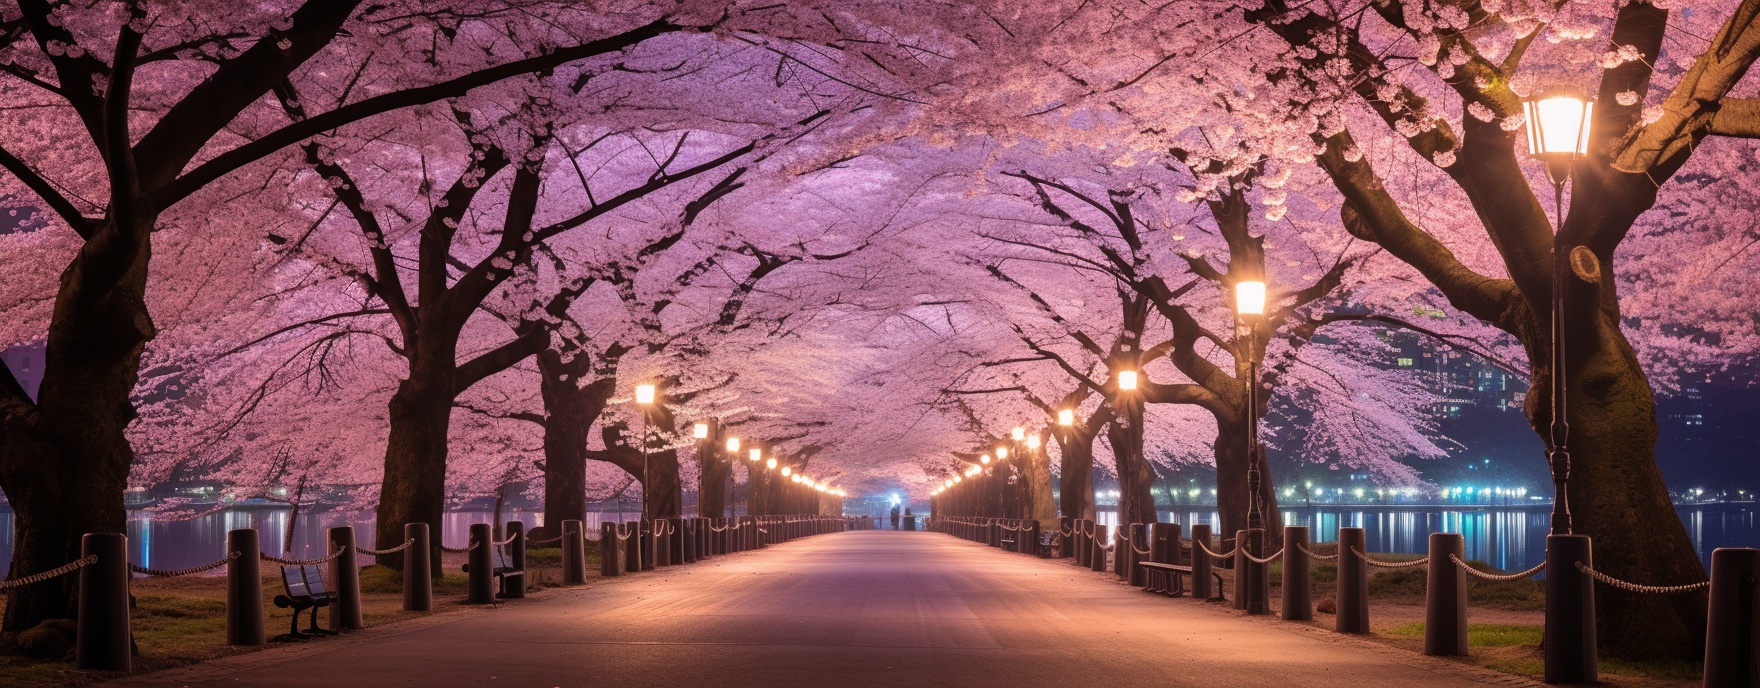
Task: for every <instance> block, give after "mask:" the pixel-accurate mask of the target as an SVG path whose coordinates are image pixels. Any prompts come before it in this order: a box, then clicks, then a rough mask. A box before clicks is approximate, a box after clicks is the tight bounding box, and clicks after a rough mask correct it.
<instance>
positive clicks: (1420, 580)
mask: <svg viewBox="0 0 1760 688" xmlns="http://www.w3.org/2000/svg"><path fill="white" fill-rule="evenodd" d="M1413 558H1416V557H1415V556H1408V557H1407V558H1406V560H1407V561H1410V560H1411V559H1413ZM1467 563H1468V565H1469V566H1472V567H1473V568H1475V569H1477V570H1480V571H1486V572H1489V573H1502V572H1501V571H1498V570H1497V569H1494V568H1491V567H1490V566H1489V565H1487V564H1486V563H1485V562H1482V561H1472V562H1467ZM1372 570H1373V569H1372ZM1334 575H1335V576H1336V573H1335V574H1334ZM1429 576H1430V574H1429V571H1428V570H1427V569H1426V568H1423V567H1420V568H1409V569H1381V570H1380V571H1379V572H1378V573H1375V574H1374V575H1371V576H1370V577H1369V597H1370V599H1375V600H1386V601H1400V602H1410V601H1422V600H1423V599H1424V597H1425V591H1426V588H1427V587H1428V586H1429ZM1467 604H1469V605H1472V606H1475V607H1487V608H1491V609H1508V610H1515V611H1537V610H1541V609H1545V608H1546V586H1545V584H1544V583H1542V582H1540V581H1537V580H1534V579H1532V578H1529V579H1526V580H1518V581H1487V580H1481V579H1478V578H1472V577H1468V578H1467Z"/></svg>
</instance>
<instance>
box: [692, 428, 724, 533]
mask: <svg viewBox="0 0 1760 688" xmlns="http://www.w3.org/2000/svg"><path fill="white" fill-rule="evenodd" d="M700 444H702V445H706V449H705V451H704V452H703V456H702V457H701V458H700V459H699V460H698V462H697V464H698V466H699V470H700V476H701V477H699V478H698V480H697V515H698V516H702V517H704V518H721V517H723V516H726V515H727V485H728V483H730V482H732V480H733V463H732V460H731V459H728V458H726V457H723V456H721V453H720V452H718V451H715V449H714V445H713V444H710V443H708V442H703V443H700Z"/></svg>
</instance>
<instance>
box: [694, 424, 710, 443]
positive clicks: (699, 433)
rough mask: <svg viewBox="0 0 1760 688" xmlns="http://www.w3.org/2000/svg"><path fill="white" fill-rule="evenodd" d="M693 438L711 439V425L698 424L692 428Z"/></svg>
mask: <svg viewBox="0 0 1760 688" xmlns="http://www.w3.org/2000/svg"><path fill="white" fill-rule="evenodd" d="M691 436H692V437H695V438H697V439H699V440H706V439H709V424H708V423H698V424H696V425H692V426H691Z"/></svg>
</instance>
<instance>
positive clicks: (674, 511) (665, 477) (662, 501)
mask: <svg viewBox="0 0 1760 688" xmlns="http://www.w3.org/2000/svg"><path fill="white" fill-rule="evenodd" d="M683 489H684V487H683V485H682V484H681V481H680V480H679V477H678V451H677V450H675V449H667V450H664V451H657V452H650V453H649V454H648V479H647V480H646V481H643V483H642V497H643V501H644V503H646V505H647V510H646V512H647V517H648V518H673V517H675V516H678V515H679V514H680V513H682V505H683V503H684V494H683Z"/></svg>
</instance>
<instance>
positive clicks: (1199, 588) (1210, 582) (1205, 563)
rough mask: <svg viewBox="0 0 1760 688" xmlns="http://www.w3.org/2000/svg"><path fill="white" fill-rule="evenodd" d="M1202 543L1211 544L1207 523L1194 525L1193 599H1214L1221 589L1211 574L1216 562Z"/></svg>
mask: <svg viewBox="0 0 1760 688" xmlns="http://www.w3.org/2000/svg"><path fill="white" fill-rule="evenodd" d="M1200 543H1201V544H1203V545H1204V546H1205V547H1209V546H1210V526H1209V525H1207V524H1203V523H1198V524H1194V525H1192V599H1195V600H1213V599H1216V597H1217V595H1218V593H1219V591H1218V590H1217V589H1216V578H1215V577H1214V576H1211V575H1210V568H1211V566H1213V565H1215V563H1216V562H1215V561H1214V560H1213V559H1212V558H1211V556H1210V555H1208V554H1205V553H1204V550H1202V549H1199V548H1198V545H1199V544H1200ZM1236 596H1237V597H1238V596H1239V593H1236Z"/></svg>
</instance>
